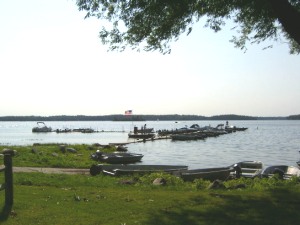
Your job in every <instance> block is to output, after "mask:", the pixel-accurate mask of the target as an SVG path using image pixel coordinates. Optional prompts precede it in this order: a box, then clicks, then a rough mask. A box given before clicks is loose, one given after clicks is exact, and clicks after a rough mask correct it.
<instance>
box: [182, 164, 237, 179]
mask: <svg viewBox="0 0 300 225" xmlns="http://www.w3.org/2000/svg"><path fill="white" fill-rule="evenodd" d="M232 170H233V168H230V167H216V168H205V169H193V170H186V171H181V172H180V173H179V174H178V175H179V177H181V178H182V179H183V180H184V181H194V180H195V179H203V180H209V181H215V180H222V181H225V180H227V179H228V178H229V177H230V173H231V172H232Z"/></svg>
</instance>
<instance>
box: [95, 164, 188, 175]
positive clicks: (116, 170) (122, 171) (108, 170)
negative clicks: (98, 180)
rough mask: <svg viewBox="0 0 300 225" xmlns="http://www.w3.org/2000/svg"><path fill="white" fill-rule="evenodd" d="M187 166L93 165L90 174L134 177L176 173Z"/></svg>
mask: <svg viewBox="0 0 300 225" xmlns="http://www.w3.org/2000/svg"><path fill="white" fill-rule="evenodd" d="M187 169H188V167H187V166H183V165H124V164H114V165H103V164H98V165H92V166H91V168H90V174H91V175H92V176H95V175H97V174H100V173H101V172H102V173H103V174H105V175H110V176H121V175H132V174H140V175H143V174H149V173H158V172H165V173H171V174H173V173H176V172H179V171H184V170H187Z"/></svg>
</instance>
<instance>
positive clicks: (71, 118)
mask: <svg viewBox="0 0 300 225" xmlns="http://www.w3.org/2000/svg"><path fill="white" fill-rule="evenodd" d="M276 119H281V120H282V119H300V115H294V116H288V117H252V116H243V115H234V114H227V115H217V116H209V117H207V116H198V115H178V114H168V115H122V114H114V115H103V116H85V115H75V116H67V115H60V116H3V117H0V121H156V120H160V121H183V120H276Z"/></svg>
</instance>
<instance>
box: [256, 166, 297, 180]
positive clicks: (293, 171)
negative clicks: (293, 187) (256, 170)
mask: <svg viewBox="0 0 300 225" xmlns="http://www.w3.org/2000/svg"><path fill="white" fill-rule="evenodd" d="M275 174H278V175H279V177H280V178H281V179H285V180H288V179H290V178H291V177H292V176H297V177H300V169H299V168H298V167H295V166H286V165H275V166H269V167H267V168H265V169H264V170H263V171H262V173H261V177H262V178H268V177H272V176H274V175H275Z"/></svg>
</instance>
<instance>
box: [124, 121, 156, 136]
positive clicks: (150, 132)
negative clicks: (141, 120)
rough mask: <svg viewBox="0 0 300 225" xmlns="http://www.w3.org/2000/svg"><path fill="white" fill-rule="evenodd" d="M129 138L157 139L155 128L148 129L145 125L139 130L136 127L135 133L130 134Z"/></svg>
mask: <svg viewBox="0 0 300 225" xmlns="http://www.w3.org/2000/svg"><path fill="white" fill-rule="evenodd" d="M128 137H129V138H134V139H149V138H154V137H155V132H154V129H153V128H147V126H146V124H145V125H144V126H142V127H141V129H138V127H137V126H135V127H134V128H133V132H132V131H131V132H129V134H128Z"/></svg>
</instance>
